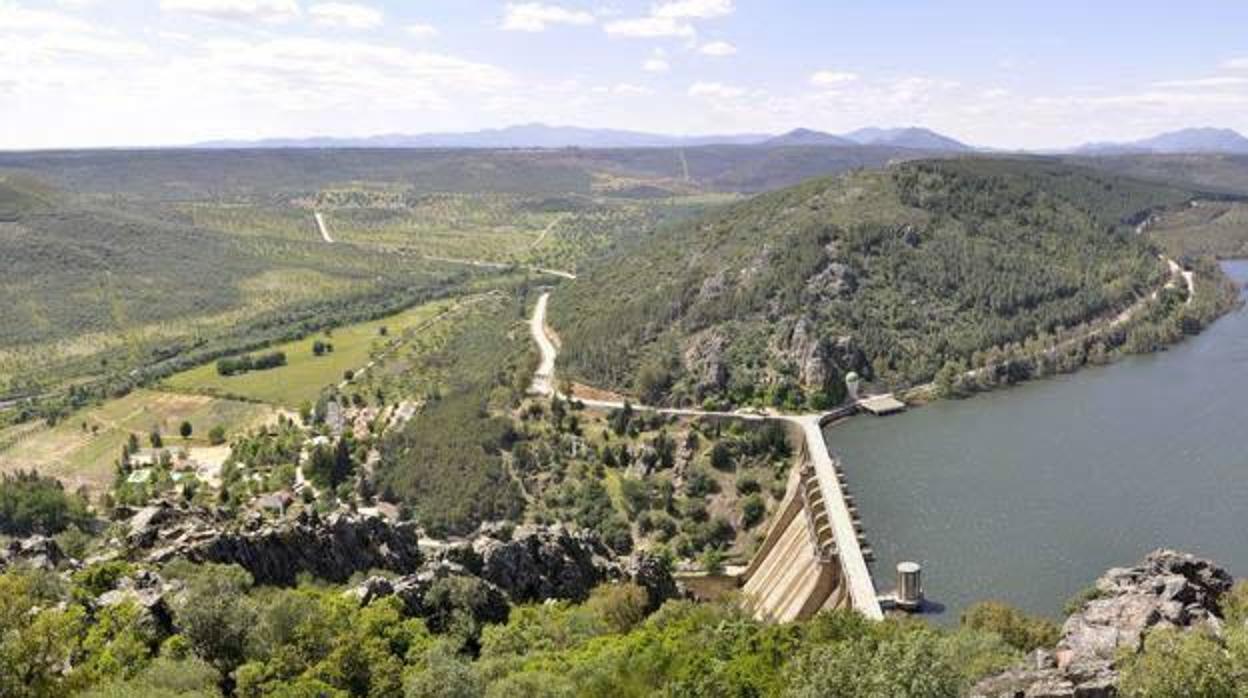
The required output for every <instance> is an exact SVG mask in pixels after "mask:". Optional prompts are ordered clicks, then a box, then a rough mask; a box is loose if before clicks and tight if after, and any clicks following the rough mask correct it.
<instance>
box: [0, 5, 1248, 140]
mask: <svg viewBox="0 0 1248 698" xmlns="http://www.w3.org/2000/svg"><path fill="white" fill-rule="evenodd" d="M0 104H3V105H4V109H3V111H2V112H0V148H40V147H80V146H94V145H161V144H176V143H188V142H194V141H200V140H209V139H216V138H262V137H271V136H312V135H338V136H358V135H370V134H376V133H393V132H404V133H416V132H425V131H448V130H473V129H477V128H483V127H497V126H505V125H509V124H515V123H527V122H533V121H542V122H546V123H554V124H575V125H581V126H598V127H614V128H629V129H637V130H646V131H657V132H664V133H727V132H780V131H784V130H788V129H790V128H794V127H797V126H806V127H811V128H818V129H824V130H829V131H834V132H842V131H848V130H851V129H854V128H858V127H862V126H869V125H876V126H903V125H922V126H928V127H930V128H934V129H937V130H939V131H942V132H945V133H948V134H950V135H952V136H954V137H957V138H960V139H962V140H965V141H967V142H970V143H975V144H979V145H987V146H996V147H1006V148H1045V147H1063V146H1069V145H1074V144H1077V143H1081V142H1085V141H1092V140H1121V139H1130V138H1137V137H1142V136H1146V135H1152V134H1153V133H1155V132H1159V131H1163V130H1167V129H1173V128H1181V127H1185V126H1203V125H1216V126H1226V127H1231V128H1237V129H1240V130H1242V131H1245V132H1248V2H1241V1H1239V0H1235V1H1230V0H1221V1H1205V0H1191V1H1188V2H1183V3H1174V2H1153V1H1136V2H1124V1H1113V2H1110V1H1100V2H1092V1H1090V0H1082V1H1080V2H1068V1H1065V0H1049V1H1047V2H1043V3H1032V2H1021V1H1020V2H1016V1H1013V0H996V1H995V2H972V1H959V0H942V1H940V2H935V1H928V2H919V1H917V0H875V1H874V2H866V1H862V2H858V1H848V0H819V1H818V2H797V1H795V0H768V1H766V2H764V1H762V0H655V1H654V2H633V1H615V2H613V1H611V0H601V1H599V0H584V1H582V0H557V1H555V2H496V1H494V0H407V1H404V2H399V1H397V0H351V1H343V2H336V1H328V0H325V1H322V0H0Z"/></svg>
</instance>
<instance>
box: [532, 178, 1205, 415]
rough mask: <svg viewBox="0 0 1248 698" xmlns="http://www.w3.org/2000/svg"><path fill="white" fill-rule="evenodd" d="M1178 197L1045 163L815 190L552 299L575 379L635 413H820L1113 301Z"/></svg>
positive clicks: (705, 223)
mask: <svg viewBox="0 0 1248 698" xmlns="http://www.w3.org/2000/svg"><path fill="white" fill-rule="evenodd" d="M1190 196H1191V194H1190V193H1189V192H1187V191H1185V190H1182V189H1179V188H1174V187H1168V186H1163V185H1154V184H1147V183H1143V182H1139V181H1135V180H1129V179H1123V178H1117V177H1113V176H1109V175H1102V174H1098V173H1096V172H1094V171H1091V170H1087V169H1083V168H1077V167H1071V166H1067V165H1063V164H1060V163H1057V162H1054V161H1051V160H995V159H967V160H958V161H934V162H919V163H911V164H906V165H901V166H897V167H893V168H890V169H889V170H886V171H882V172H878V171H877V172H860V173H855V174H852V175H848V176H846V177H843V178H837V179H819V180H814V181H810V182H807V183H805V184H802V185H800V186H797V187H795V188H792V189H788V190H784V191H780V192H775V193H771V194H765V195H762V196H759V197H757V198H754V199H752V200H749V201H746V202H744V203H740V204H737V205H734V206H730V207H726V208H724V209H720V210H718V211H716V212H714V213H711V214H710V215H708V216H707V217H705V218H702V219H700V220H697V221H695V222H691V223H687V224H681V225H676V226H673V227H670V228H667V229H664V230H662V231H660V232H659V233H656V234H653V235H650V236H647V237H644V238H643V239H640V240H638V241H636V243H635V244H634V245H631V246H629V247H627V248H626V249H623V248H622V249H619V250H617V252H616V254H614V255H613V256H611V257H610V258H608V259H606V260H603V261H602V262H601V263H599V264H597V265H596V266H594V267H593V268H592V270H590V272H589V273H586V274H582V275H581V276H580V278H579V279H578V280H577V281H576V282H575V283H573V284H572V285H570V286H568V287H565V288H562V289H560V291H559V292H558V293H557V294H555V296H554V297H553V299H552V306H551V314H552V315H551V322H552V324H553V325H554V327H555V328H556V330H557V332H558V333H559V335H560V337H561V339H562V341H563V352H562V354H561V360H562V361H563V362H564V368H565V370H566V374H570V375H571V376H572V377H574V378H575V379H579V380H583V381H585V382H588V383H591V384H594V385H598V386H603V387H609V388H613V389H616V390H621V391H627V392H631V393H633V394H637V395H639V396H640V397H642V398H643V399H646V400H664V401H667V402H683V403H701V402H706V401H708V400H710V401H712V402H718V401H725V400H726V401H729V402H732V403H736V404H741V403H767V404H776V405H788V406H796V405H799V404H802V403H809V404H812V405H816V406H818V405H827V404H831V403H834V402H837V401H839V399H840V398H841V397H842V390H843V388H842V385H843V383H842V377H843V375H844V374H845V373H847V372H849V371H857V372H859V373H860V374H862V375H864V376H865V377H867V378H868V379H874V380H876V381H877V382H879V383H880V384H881V385H883V386H887V387H896V386H900V385H909V384H913V383H917V382H922V381H927V380H930V379H931V378H932V377H933V376H934V375H935V374H936V372H937V371H938V370H939V369H940V368H941V367H942V366H944V365H945V364H946V363H947V362H955V363H956V362H965V361H967V360H969V359H971V358H972V357H973V356H976V355H977V354H979V353H982V352H985V351H986V350H989V349H992V348H994V347H1004V346H1006V345H1009V344H1010V343H1014V342H1020V341H1023V340H1025V339H1027V338H1029V337H1032V336H1034V335H1036V334H1037V333H1040V332H1046V333H1052V332H1055V331H1057V330H1058V329H1059V328H1063V327H1071V326H1074V325H1077V324H1079V323H1082V322H1085V321H1088V320H1089V319H1093V318H1098V317H1103V316H1106V315H1107V314H1110V313H1113V312H1117V311H1119V310H1121V309H1122V308H1124V307H1126V306H1128V305H1130V304H1131V303H1132V302H1133V301H1135V300H1137V299H1138V298H1140V297H1142V296H1144V295H1146V294H1147V293H1149V292H1150V290H1151V289H1154V288H1156V287H1157V286H1158V285H1160V283H1161V282H1162V281H1163V279H1164V276H1165V274H1166V272H1165V269H1164V266H1163V265H1162V264H1160V262H1159V261H1158V259H1157V255H1156V252H1155V251H1154V250H1153V249H1152V248H1151V247H1150V245H1149V243H1148V242H1147V241H1146V240H1145V239H1143V238H1140V237H1139V236H1137V235H1136V234H1135V232H1134V228H1133V225H1132V223H1133V222H1134V220H1135V218H1136V216H1137V214H1138V212H1140V211H1144V210H1146V209H1149V208H1151V207H1155V206H1162V205H1166V204H1174V203H1179V202H1182V201H1185V200H1187V199H1188V198H1190Z"/></svg>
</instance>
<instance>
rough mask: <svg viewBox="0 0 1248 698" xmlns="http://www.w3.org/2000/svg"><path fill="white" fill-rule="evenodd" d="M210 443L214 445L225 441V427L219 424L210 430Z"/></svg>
mask: <svg viewBox="0 0 1248 698" xmlns="http://www.w3.org/2000/svg"><path fill="white" fill-rule="evenodd" d="M208 443H209V444H210V445H213V446H220V445H221V444H223V443H225V427H223V426H221V425H220V424H218V425H217V426H215V427H213V428H212V429H210V430H208Z"/></svg>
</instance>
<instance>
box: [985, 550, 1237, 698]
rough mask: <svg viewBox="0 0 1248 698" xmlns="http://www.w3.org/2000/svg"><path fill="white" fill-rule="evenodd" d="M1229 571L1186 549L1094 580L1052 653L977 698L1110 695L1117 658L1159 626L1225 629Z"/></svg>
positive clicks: (999, 679)
mask: <svg viewBox="0 0 1248 698" xmlns="http://www.w3.org/2000/svg"><path fill="white" fill-rule="evenodd" d="M1231 586H1232V579H1231V575H1230V574H1229V573H1227V571H1226V570H1224V569H1222V568H1220V567H1218V566H1216V565H1214V564H1213V563H1212V562H1210V561H1208V560H1203V559H1200V558H1197V557H1194V556H1192V555H1188V554H1185V553H1180V552H1175V551H1173V550H1157V551H1154V552H1152V553H1150V554H1149V555H1148V556H1147V557H1145V558H1144V560H1143V561H1142V562H1141V563H1140V564H1139V565H1137V566H1135V567H1127V568H1115V569H1112V570H1110V571H1108V572H1106V573H1105V575H1103V576H1102V577H1101V578H1100V579H1098V580H1097V582H1096V595H1095V598H1093V599H1091V600H1089V601H1086V602H1085V603H1084V604H1083V606H1082V607H1081V608H1080V609H1079V610H1078V611H1077V612H1075V613H1073V614H1072V615H1071V616H1070V617H1069V618H1067V619H1066V622H1065V624H1064V625H1063V626H1062V637H1061V640H1060V641H1059V642H1058V645H1057V647H1056V649H1055V650H1054V651H1053V652H1052V653H1051V654H1050V653H1048V652H1042V653H1039V654H1037V655H1033V656H1032V657H1030V658H1029V662H1028V663H1027V664H1025V665H1023V666H1020V667H1017V668H1014V669H1011V670H1009V671H1007V672H1004V673H1002V674H999V675H997V676H993V677H990V678H988V679H985V680H983V681H981V682H980V683H979V684H977V685H976V686H975V688H974V689H973V690H972V692H971V695H972V696H973V697H975V698H1111V697H1112V696H1116V695H1117V688H1116V686H1117V681H1118V673H1117V671H1116V669H1115V667H1114V662H1115V660H1116V659H1117V657H1118V656H1119V655H1120V653H1121V652H1138V651H1140V649H1141V648H1142V647H1143V642H1144V637H1145V636H1146V635H1147V634H1148V632H1149V631H1150V630H1152V629H1153V628H1155V627H1158V626H1163V627H1173V628H1178V629H1180V630H1193V629H1200V630H1204V631H1208V632H1213V633H1220V632H1221V628H1222V620H1221V617H1220V615H1219V611H1218V602H1219V599H1220V598H1221V597H1222V595H1223V594H1225V593H1226V592H1227V591H1229V590H1230V589H1231Z"/></svg>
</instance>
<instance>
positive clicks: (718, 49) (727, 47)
mask: <svg viewBox="0 0 1248 698" xmlns="http://www.w3.org/2000/svg"><path fill="white" fill-rule="evenodd" d="M698 50H699V51H701V52H702V53H704V54H706V55H708V56H732V55H735V54H736V52H737V47H736V46H733V45H732V44H730V43H728V42H727V41H712V42H710V43H709V44H702V47H701V48H699V49H698Z"/></svg>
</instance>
